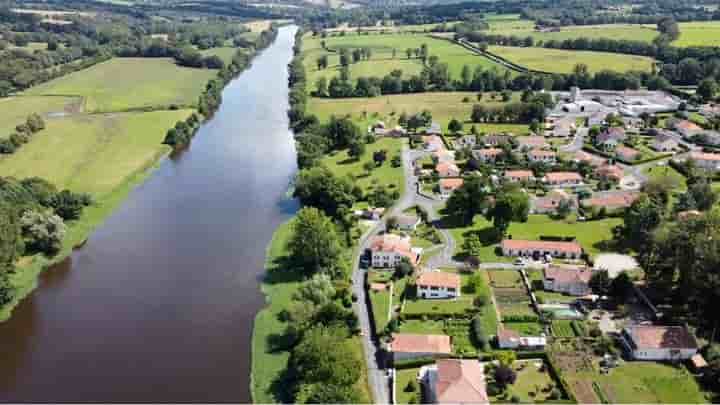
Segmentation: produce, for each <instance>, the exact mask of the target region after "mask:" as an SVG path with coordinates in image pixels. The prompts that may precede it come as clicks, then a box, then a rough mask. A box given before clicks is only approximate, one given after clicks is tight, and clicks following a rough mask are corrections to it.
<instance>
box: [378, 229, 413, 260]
mask: <svg viewBox="0 0 720 405" xmlns="http://www.w3.org/2000/svg"><path fill="white" fill-rule="evenodd" d="M370 251H371V253H372V256H371V265H372V267H377V268H395V266H397V265H398V264H399V263H400V262H401V261H402V260H403V258H406V259H407V260H408V261H409V262H410V263H411V264H412V265H413V266H414V265H417V263H418V261H419V259H420V254H419V253H418V252H417V251H416V250H413V248H412V246H411V245H410V237H409V236H401V235H395V234H391V233H386V234H384V235H377V236H375V237H374V238H373V240H372V243H371V245H370Z"/></svg>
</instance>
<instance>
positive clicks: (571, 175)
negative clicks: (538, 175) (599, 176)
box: [545, 172, 583, 183]
mask: <svg viewBox="0 0 720 405" xmlns="http://www.w3.org/2000/svg"><path fill="white" fill-rule="evenodd" d="M545 178H546V179H547V180H548V181H549V182H551V183H564V182H566V181H582V179H583V178H582V176H581V175H580V173H575V172H553V173H547V174H546V175H545Z"/></svg>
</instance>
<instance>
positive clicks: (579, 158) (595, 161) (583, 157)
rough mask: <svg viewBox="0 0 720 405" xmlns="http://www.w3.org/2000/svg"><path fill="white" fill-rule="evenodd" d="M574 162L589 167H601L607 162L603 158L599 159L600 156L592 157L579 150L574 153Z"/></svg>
mask: <svg viewBox="0 0 720 405" xmlns="http://www.w3.org/2000/svg"><path fill="white" fill-rule="evenodd" d="M574 160H575V161H576V162H578V163H579V162H586V163H587V164H589V165H590V166H601V165H604V164H605V163H606V162H607V159H605V158H603V157H600V156H597V155H593V154H590V153H587V152H585V151H582V150H579V151H577V152H575V158H574Z"/></svg>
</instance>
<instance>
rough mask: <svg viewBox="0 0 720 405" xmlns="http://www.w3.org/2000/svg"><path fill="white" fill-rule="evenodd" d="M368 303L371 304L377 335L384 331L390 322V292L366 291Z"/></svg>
mask: <svg viewBox="0 0 720 405" xmlns="http://www.w3.org/2000/svg"><path fill="white" fill-rule="evenodd" d="M368 294H370V303H371V304H372V313H373V319H375V331H376V332H377V333H380V332H382V331H383V330H385V326H387V324H388V322H389V321H390V317H389V314H390V291H388V290H385V291H372V290H370V291H368Z"/></svg>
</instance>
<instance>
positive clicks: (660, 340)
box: [628, 325, 698, 349]
mask: <svg viewBox="0 0 720 405" xmlns="http://www.w3.org/2000/svg"><path fill="white" fill-rule="evenodd" d="M628 330H629V334H630V336H631V337H632V341H633V343H634V344H635V346H636V347H637V348H638V349H697V347H698V344H697V341H696V340H695V336H693V335H692V334H690V332H688V330H687V329H686V328H685V327H683V326H647V325H636V326H632V327H630V328H628Z"/></svg>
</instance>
